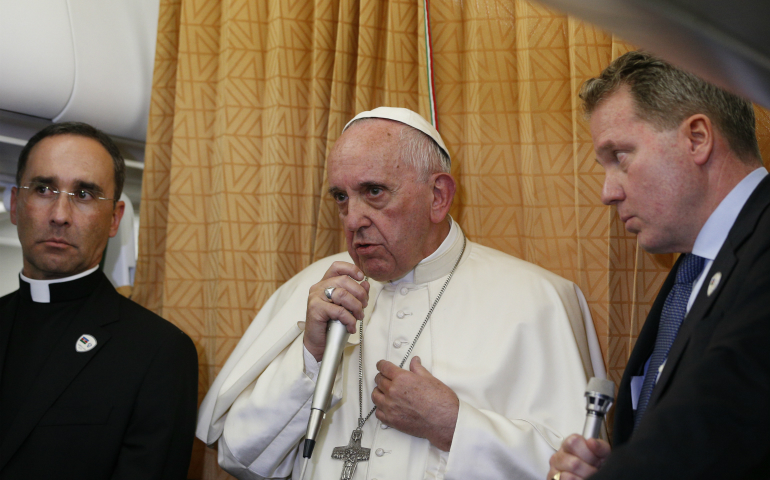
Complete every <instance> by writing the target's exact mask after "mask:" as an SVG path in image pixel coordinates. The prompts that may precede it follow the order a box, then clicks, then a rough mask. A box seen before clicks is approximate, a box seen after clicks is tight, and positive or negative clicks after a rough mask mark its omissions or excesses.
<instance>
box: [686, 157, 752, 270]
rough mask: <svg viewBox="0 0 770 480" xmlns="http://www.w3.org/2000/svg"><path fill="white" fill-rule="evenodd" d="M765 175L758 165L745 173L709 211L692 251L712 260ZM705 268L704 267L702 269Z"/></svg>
mask: <svg viewBox="0 0 770 480" xmlns="http://www.w3.org/2000/svg"><path fill="white" fill-rule="evenodd" d="M766 175H767V170H765V167H759V168H757V169H756V170H754V171H753V172H751V173H750V174H748V175H746V176H745V177H744V178H743V180H741V181H740V182H739V183H738V185H736V186H735V187H734V188H733V189H732V190H731V191H730V193H728V194H727V196H726V197H725V198H724V199H723V200H722V201H721V202H720V203H719V206H718V207H717V208H716V209H715V210H714V211H713V212H712V213H711V216H709V219H708V220H706V223H705V224H704V225H703V228H701V229H700V233H698V237H697V238H696V239H695V243H694V244H693V246H692V253H693V254H695V255H698V256H699V257H703V258H705V259H706V260H714V259H715V258H717V253H719V250H721V249H722V245H724V243H725V240H727V234H728V233H730V229H731V228H733V224H734V223H735V220H736V219H737V218H738V214H739V213H741V209H743V206H744V205H745V204H746V201H747V200H748V199H749V197H750V196H751V194H752V193H753V192H754V190H755V189H756V188H757V185H759V182H761V181H762V179H763V178H765V176H766ZM705 270H706V269H705V268H704V271H705Z"/></svg>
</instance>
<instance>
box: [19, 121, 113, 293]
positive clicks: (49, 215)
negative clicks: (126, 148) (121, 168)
mask: <svg viewBox="0 0 770 480" xmlns="http://www.w3.org/2000/svg"><path fill="white" fill-rule="evenodd" d="M29 182H41V183H42V184H45V185H48V186H50V187H51V188H52V189H54V190H64V191H67V192H76V191H77V190H78V189H82V188H88V189H92V190H93V191H96V192H101V196H103V197H106V198H113V197H114V193H115V174H114V167H113V162H112V157H111V156H110V154H109V153H108V152H107V150H106V149H105V148H104V147H103V146H102V145H101V144H100V143H99V142H97V141H96V140H94V139H91V138H87V137H82V136H78V135H67V134H65V135H54V136H51V137H46V138H44V139H43V140H41V141H40V143H38V144H37V145H35V147H33V148H32V150H31V151H30V153H29V157H28V159H27V165H26V168H25V170H24V174H23V177H22V179H21V186H24V185H28V184H29ZM30 195H32V192H31V191H29V190H25V189H17V188H14V189H13V190H12V195H11V221H12V222H13V223H14V224H15V225H16V226H17V229H18V233H19V240H20V241H21V246H22V252H23V256H24V267H23V273H24V275H25V276H27V277H29V278H33V279H53V278H63V277H68V276H71V275H76V274H78V273H81V272H84V271H86V270H88V269H90V268H93V267H95V266H96V265H98V264H99V262H100V261H101V258H102V253H103V251H104V248H105V246H106V245H107V240H108V239H109V237H111V236H114V235H115V234H116V233H117V231H118V225H119V224H120V217H121V216H122V214H123V202H117V205H116V206H115V207H114V208H113V202H112V201H107V200H98V201H96V202H95V203H94V205H93V208H90V209H80V208H78V207H77V206H76V205H74V204H73V202H72V201H71V200H70V199H69V198H68V195H66V194H63V193H62V194H59V196H58V198H56V199H55V200H53V201H52V202H51V203H50V204H44V205H36V204H33V202H30V201H28V199H29V196H30Z"/></svg>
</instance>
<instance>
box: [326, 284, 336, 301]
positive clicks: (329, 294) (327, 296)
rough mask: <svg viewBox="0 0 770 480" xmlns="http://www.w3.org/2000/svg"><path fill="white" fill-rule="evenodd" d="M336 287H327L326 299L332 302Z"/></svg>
mask: <svg viewBox="0 0 770 480" xmlns="http://www.w3.org/2000/svg"><path fill="white" fill-rule="evenodd" d="M335 289H336V287H326V288H325V289H324V295H326V298H328V299H329V301H332V295H333V294H334V290H335Z"/></svg>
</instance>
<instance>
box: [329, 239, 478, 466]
mask: <svg viewBox="0 0 770 480" xmlns="http://www.w3.org/2000/svg"><path fill="white" fill-rule="evenodd" d="M466 243H467V240H466V238H465V234H463V248H462V250H461V251H460V255H459V256H458V257H457V261H456V262H455V264H454V266H453V267H452V271H451V272H449V276H448V277H447V279H446V282H444V286H443V287H441V290H440V291H439V293H438V296H436V300H434V301H433V305H431V307H430V310H428V314H427V315H426V316H425V320H423V321H422V325H420V329H419V330H418V331H417V335H415V337H414V340H412V344H411V345H409V349H408V350H407V351H406V355H404V358H403V359H402V360H401V363H400V364H399V365H398V368H403V366H404V364H405V363H406V359H407V358H409V355H411V354H412V350H413V349H414V346H415V344H416V343H417V340H418V339H419V338H420V335H422V331H423V330H424V329H425V326H426V325H427V324H428V320H430V316H431V315H432V314H433V310H434V309H435V308H436V305H438V302H439V300H441V297H442V295H444V291H445V290H446V287H447V285H449V281H450V280H452V276H453V275H454V273H455V270H457V266H458V265H459V264H460V260H461V259H462V258H463V253H465V245H466ZM358 338H359V343H358V428H356V429H355V430H353V434H352V435H351V436H350V442H349V443H348V445H347V446H343V447H336V448H334V450H333V451H332V458H334V459H337V460H344V461H345V464H344V465H343V467H342V476H341V477H340V480H350V479H352V478H353V473H354V472H355V471H356V465H357V464H358V462H365V461H367V460H369V450H370V449H368V448H363V447H361V437H362V436H363V428H364V424H365V423H366V421H367V420H369V417H371V416H372V414H373V413H374V411H375V410H377V405H375V406H374V407H372V409H371V410H369V413H368V414H366V417H364V322H363V320H362V321H361V328H359V330H358Z"/></svg>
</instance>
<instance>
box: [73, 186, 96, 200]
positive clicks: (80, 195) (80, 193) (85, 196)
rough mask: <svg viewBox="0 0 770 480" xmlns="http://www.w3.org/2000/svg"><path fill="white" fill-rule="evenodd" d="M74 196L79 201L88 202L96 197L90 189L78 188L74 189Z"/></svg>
mask: <svg viewBox="0 0 770 480" xmlns="http://www.w3.org/2000/svg"><path fill="white" fill-rule="evenodd" d="M75 198H76V199H78V200H80V201H81V202H88V201H91V200H93V199H94V198H96V195H94V193H93V192H91V191H88V190H83V189H80V190H76V191H75Z"/></svg>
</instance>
